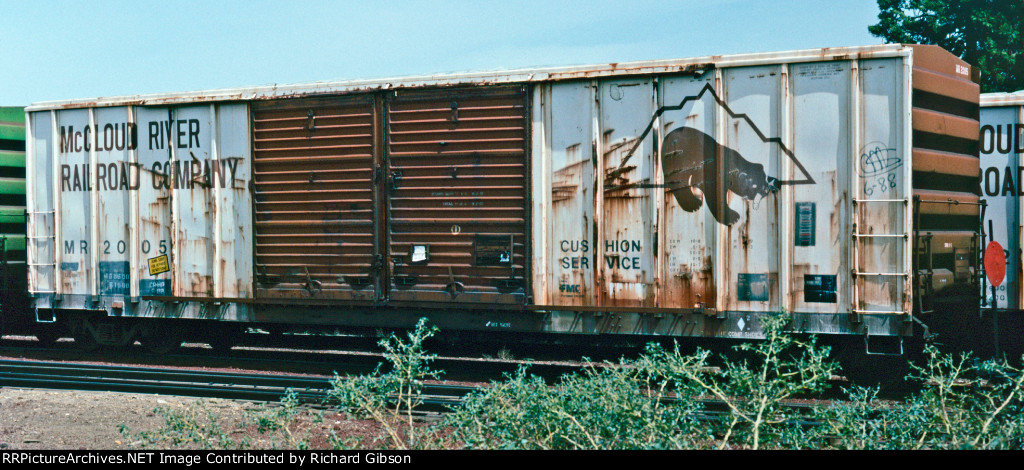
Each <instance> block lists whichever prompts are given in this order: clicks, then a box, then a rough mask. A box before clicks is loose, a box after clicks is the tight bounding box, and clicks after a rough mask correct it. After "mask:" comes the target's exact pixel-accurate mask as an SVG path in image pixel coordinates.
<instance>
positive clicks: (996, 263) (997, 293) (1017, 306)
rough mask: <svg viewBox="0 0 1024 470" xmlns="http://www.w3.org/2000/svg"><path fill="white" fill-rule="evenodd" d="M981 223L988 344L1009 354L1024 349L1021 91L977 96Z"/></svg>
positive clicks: (1023, 104) (1023, 122) (1023, 113)
mask: <svg viewBox="0 0 1024 470" xmlns="http://www.w3.org/2000/svg"><path fill="white" fill-rule="evenodd" d="M979 151H980V156H981V171H982V182H981V189H982V195H983V197H985V199H986V201H987V203H988V204H987V207H986V208H985V216H984V220H983V223H982V230H983V232H984V236H983V238H982V240H983V244H982V247H981V248H982V249H983V251H982V257H983V261H984V273H985V276H984V277H983V278H982V293H983V296H982V301H981V307H982V310H983V311H985V312H986V313H987V314H988V316H990V317H991V318H992V324H993V326H994V330H995V331H993V334H992V335H991V337H990V338H991V339H990V340H989V342H991V343H992V345H993V346H994V348H995V349H996V350H1005V351H1008V352H1010V353H1011V354H1019V353H1020V352H1021V351H1024V315H1022V308H1021V293H1022V292H1021V274H1022V271H1021V225H1020V221H1021V220H1022V219H1021V204H1020V196H1021V194H1024V193H1022V191H1021V188H1020V177H1021V176H1024V172H1022V171H1021V157H1024V92H1016V93H988V94H984V95H981V135H980V142H979Z"/></svg>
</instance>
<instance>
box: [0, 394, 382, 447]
mask: <svg viewBox="0 0 1024 470" xmlns="http://www.w3.org/2000/svg"><path fill="white" fill-rule="evenodd" d="M158 408H160V409H162V410H163V411H164V414H165V415H166V414H168V412H169V414H171V415H173V416H176V417H182V416H195V417H198V418H199V419H200V420H201V421H202V420H204V419H205V418H206V417H208V416H211V415H212V416H215V417H217V419H219V420H220V422H219V424H218V427H217V428H216V429H219V432H215V433H207V434H205V435H202V433H201V432H200V433H193V434H191V435H189V434H187V433H188V432H190V431H194V430H193V429H189V426H188V425H185V424H177V425H168V424H167V421H166V419H165V416H162V415H161V414H160V413H158V412H157V411H155V410H156V409H158ZM274 410H275V406H273V405H271V406H267V405H264V404H257V403H250V402H244V401H233V400H221V399H202V400H200V399H197V398H186V397H175V396H163V395H143V394H130V393H108V392H70V391H57V390H28V389H17V388H0V450H10V449H51V450H52V449H60V450H65V449H87V450H107V449H114V450H118V449H125V450H126V449H139V448H150V449H153V448H155V449H175V448H200V447H203V446H204V445H206V444H204V442H212V441H213V440H215V439H216V440H220V439H226V440H227V442H230V443H232V444H231V445H232V446H234V445H239V443H241V442H242V441H243V440H245V441H246V442H245V444H241V445H244V447H245V448H257V449H261V448H262V449H267V448H293V447H295V446H296V444H294V443H290V442H289V441H288V440H287V438H286V437H285V434H283V433H281V432H280V430H277V431H268V432H265V433H260V432H258V430H257V428H256V426H255V425H253V424H252V423H254V422H255V419H256V418H258V417H259V416H268V415H270V416H272V414H273V413H274ZM295 422H296V423H299V428H301V429H296V427H295V426H293V428H292V429H293V431H295V433H294V436H293V437H294V438H295V439H296V441H293V442H298V441H307V442H308V443H309V444H310V446H311V447H312V448H329V447H330V444H329V443H328V442H327V441H326V440H325V435H327V434H330V433H331V432H334V433H335V435H337V436H339V437H343V438H344V437H352V436H356V435H360V434H366V435H370V434H372V433H374V432H375V429H372V426H370V425H369V424H367V423H366V422H361V421H357V420H346V419H344V418H342V417H340V416H338V415H331V414H322V413H319V412H316V411H312V410H301V411H300V415H299V417H298V419H296V420H295ZM122 428H127V429H126V431H124V432H122ZM208 428H209V427H208ZM169 429H175V430H176V431H181V432H178V433H169V432H168V430H169ZM207 431H208V429H207ZM144 433H153V434H154V435H156V436H158V437H163V438H165V439H163V440H160V441H156V442H154V441H153V440H147V439H145V438H144V437H143V436H141V435H142V434H144ZM175 436H176V437H180V438H185V440H186V442H180V443H175V442H174V441H173V440H172V439H171V437H175ZM189 436H191V437H192V438H202V439H206V440H205V441H202V442H196V441H195V440H190V439H189Z"/></svg>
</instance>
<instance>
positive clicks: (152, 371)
mask: <svg viewBox="0 0 1024 470" xmlns="http://www.w3.org/2000/svg"><path fill="white" fill-rule="evenodd" d="M331 380H332V378H328V377H311V376H300V375H276V374H275V375H271V374H243V373H225V372H210V371H202V370H190V369H165V368H152V367H124V366H107V365H95V364H81V363H64V362H40V361H14V360H0V387H18V388H44V389H56V390H88V391H104V392H122V393H152V394H161V395H176V396H189V397H201V398H225V399H232V400H247V401H261V402H277V401H280V400H281V398H283V397H284V396H285V395H286V394H287V393H288V392H289V391H291V392H294V393H295V396H296V398H297V399H298V400H299V401H301V402H303V403H307V404H316V405H326V404H328V403H327V401H328V398H329V397H328V392H329V391H330V390H331V388H332V386H331ZM474 389H475V388H474V387H469V386H461V385H444V384H427V385H426V386H425V387H424V390H423V406H422V407H421V408H420V409H419V410H418V411H423V412H442V411H445V410H447V409H448V408H449V407H451V406H454V405H457V404H458V403H459V402H461V399H462V397H463V396H465V395H466V394H467V393H469V392H471V391H472V390H474Z"/></svg>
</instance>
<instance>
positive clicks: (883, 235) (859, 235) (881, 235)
mask: <svg viewBox="0 0 1024 470" xmlns="http://www.w3.org/2000/svg"><path fill="white" fill-rule="evenodd" d="M853 236H854V237H857V238H907V234H905V233H903V234H900V233H879V234H866V233H855V234H853Z"/></svg>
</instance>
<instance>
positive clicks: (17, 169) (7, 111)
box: [0, 107, 29, 332]
mask: <svg viewBox="0 0 1024 470" xmlns="http://www.w3.org/2000/svg"><path fill="white" fill-rule="evenodd" d="M25 245H26V239H25V109H24V108H22V107H0V309H2V311H0V326H3V327H4V331H5V332H6V331H9V330H10V328H14V327H16V326H19V325H24V324H25V323H26V320H27V319H28V318H27V317H28V314H27V312H28V311H29V309H28V299H27V297H26V292H27V289H26V280H27V279H28V276H27V272H26V269H27V264H26V250H25Z"/></svg>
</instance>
